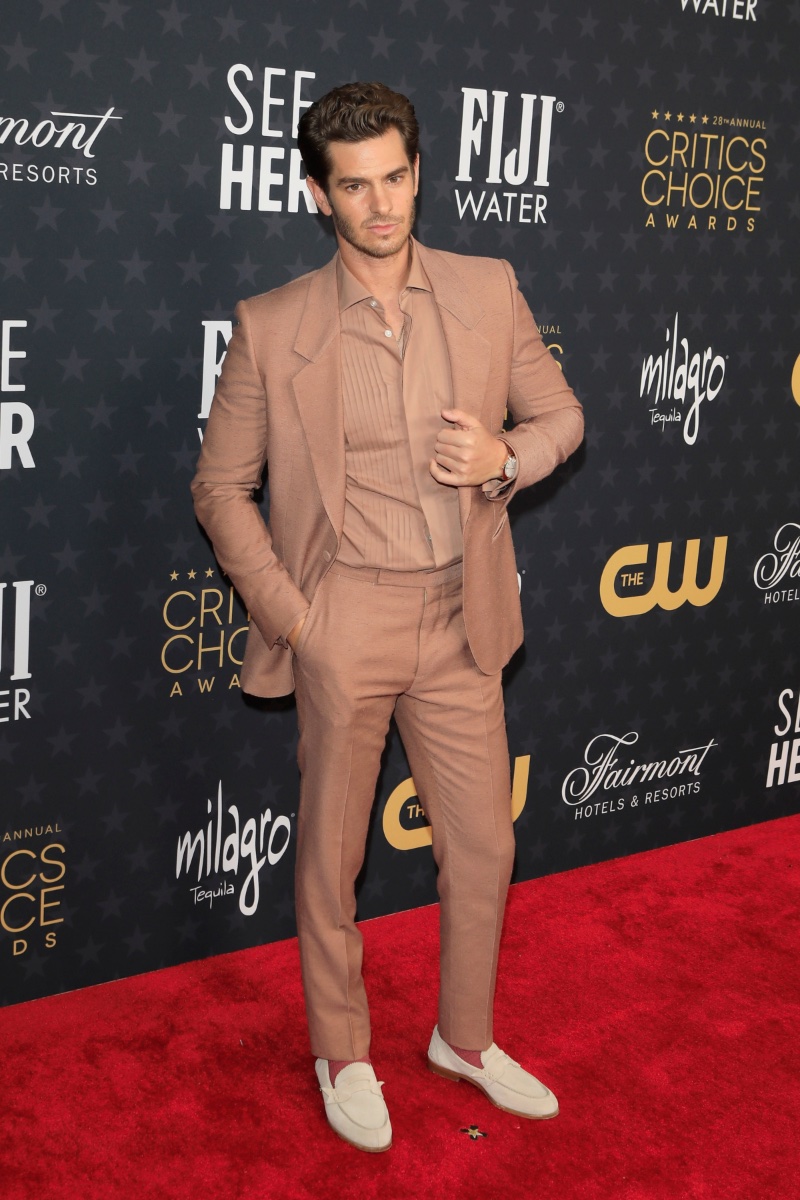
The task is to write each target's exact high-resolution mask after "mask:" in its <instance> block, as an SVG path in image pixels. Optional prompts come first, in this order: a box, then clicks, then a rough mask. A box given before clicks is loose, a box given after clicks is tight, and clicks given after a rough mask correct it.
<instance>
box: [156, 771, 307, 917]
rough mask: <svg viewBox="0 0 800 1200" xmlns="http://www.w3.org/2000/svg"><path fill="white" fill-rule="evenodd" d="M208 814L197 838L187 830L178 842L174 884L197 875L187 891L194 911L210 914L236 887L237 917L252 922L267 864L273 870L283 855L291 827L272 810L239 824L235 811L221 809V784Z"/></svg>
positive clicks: (234, 891) (208, 809)
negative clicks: (196, 908)
mask: <svg viewBox="0 0 800 1200" xmlns="http://www.w3.org/2000/svg"><path fill="white" fill-rule="evenodd" d="M207 813H208V821H207V823H206V824H204V825H203V826H202V827H201V828H200V829H198V830H196V831H195V832H192V830H190V829H187V831H186V833H184V834H182V835H181V837H179V838H178V845H177V852H176V856H175V878H176V879H180V878H181V877H182V876H183V877H185V878H188V877H189V875H190V874H191V873H192V872H196V875H195V878H196V880H197V883H196V885H193V886H192V887H190V889H189V891H190V892H191V894H192V898H193V900H194V903H195V904H196V905H197V904H208V906H209V908H212V907H213V905H214V901H215V900H217V899H219V898H220V897H225V896H232V895H234V894H235V893H236V890H237V887H238V894H239V911H240V912H241V913H242V914H243V915H244V916H245V917H252V916H253V914H254V913H255V912H256V911H257V909H258V902H259V899H260V898H261V872H262V870H263V869H264V867H265V866H266V865H267V863H269V865H270V866H271V867H274V866H275V865H276V864H277V863H279V862H280V860H281V859H282V858H283V856H284V854H285V853H286V851H287V849H288V847H289V841H290V840H291V836H292V824H291V821H290V820H289V818H288V817H286V816H283V815H282V814H279V815H278V816H276V817H273V815H272V809H271V808H265V809H264V811H263V812H261V813H259V814H258V817H257V818H256V817H248V818H247V820H243V818H242V816H241V815H240V813H239V807H238V805H236V804H229V805H228V807H227V808H224V807H223V803H222V780H220V782H219V785H218V788H217V801H216V806H214V804H213V802H212V801H211V800H210V799H209V801H208V808H207ZM292 815H294V814H292Z"/></svg>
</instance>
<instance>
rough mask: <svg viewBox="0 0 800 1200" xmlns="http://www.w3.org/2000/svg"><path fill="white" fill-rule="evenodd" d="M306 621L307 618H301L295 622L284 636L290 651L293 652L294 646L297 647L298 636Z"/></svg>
mask: <svg viewBox="0 0 800 1200" xmlns="http://www.w3.org/2000/svg"><path fill="white" fill-rule="evenodd" d="M306 620H307V617H301V618H300V620H299V621H298V622H297V624H296V625H293V626H292V628H291V629H290V630H289V632H288V633H287V635H286V640H287V642H288V643H289V645H290V646H291V648H292V650H294V648H295V646H296V645H297V643H298V641H299V640H300V634H301V633H302V631H303V626H304V625H305V623H306Z"/></svg>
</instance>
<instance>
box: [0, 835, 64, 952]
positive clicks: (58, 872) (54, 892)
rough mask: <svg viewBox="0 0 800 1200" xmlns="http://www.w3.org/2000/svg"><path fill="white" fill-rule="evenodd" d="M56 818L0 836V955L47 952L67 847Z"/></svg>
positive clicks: (58, 918)
mask: <svg viewBox="0 0 800 1200" xmlns="http://www.w3.org/2000/svg"><path fill="white" fill-rule="evenodd" d="M60 834H61V826H60V825H59V824H58V822H54V823H53V824H50V825H46V824H42V825H33V826H29V827H23V828H14V829H10V830H7V831H6V832H5V833H4V834H3V836H2V838H0V929H2V932H3V935H4V937H3V954H5V953H6V951H5V946H8V947H9V950H10V954H11V957H12V958H20V957H23V956H24V955H25V954H27V952H28V951H29V950H33V949H39V950H52V949H53V948H54V946H55V945H56V943H57V940H58V932H59V931H58V926H59V925H63V924H64V917H63V916H62V915H61V905H62V903H63V900H64V890H65V886H66V885H65V883H64V880H65V878H66V875H67V867H66V861H65V857H66V849H65V847H64V844H63V842H62V841H61V840H60Z"/></svg>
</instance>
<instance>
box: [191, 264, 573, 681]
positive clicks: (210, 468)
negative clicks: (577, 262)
mask: <svg viewBox="0 0 800 1200" xmlns="http://www.w3.org/2000/svg"><path fill="white" fill-rule="evenodd" d="M414 248H415V253H419V256H420V260H421V262H422V265H423V267H424V269H425V272H426V273H427V276H428V279H429V280H430V283H431V287H432V288H433V292H434V296H435V298H436V302H437V304H438V306H439V310H440V313H441V318H442V326H443V329H444V336H445V340H446V342H447V347H448V351H449V355H450V366H451V372H452V381H453V402H454V404H455V406H456V407H458V408H461V409H464V410H466V411H467V412H469V413H472V414H474V416H476V417H478V418H479V419H480V420H481V421H482V422H483V424H484V425H485V426H486V427H487V428H488V429H489V430H491V431H492V432H493V433H495V434H497V433H500V431H501V429H502V426H503V420H504V416H505V410H506V407H508V409H509V410H510V412H511V414H512V416H513V417H514V420H515V422H516V424H515V426H514V428H513V430H511V431H509V432H507V433H504V434H503V437H504V439H505V440H506V441H508V442H509V444H510V445H511V446H513V449H514V451H515V453H516V455H517V458H518V460H519V474H518V476H517V479H516V481H515V483H514V485H513V487H511V488H509V489H508V490H507V491H506V492H505V493H504V494H503V495H502V496H501V497H499V498H498V499H496V500H489V499H487V497H486V496H485V495H484V494H483V491H482V490H481V488H480V487H469V488H461V489H459V508H460V515H461V525H462V529H463V533H464V619H465V623H466V628H467V636H468V638H469V644H470V648H471V650H472V654H473V656H474V658H475V662H476V664H477V666H478V668H479V669H480V670H481V671H482V672H484V673H485V674H493V673H494V672H496V671H499V670H500V669H501V668H502V667H503V666H505V664H506V663H507V662H508V659H509V658H510V657H511V655H512V654H513V652H514V651H515V650H516V648H517V647H518V646H519V645H520V643H521V641H522V636H523V629H522V614H521V610H520V601H519V589H518V585H517V574H516V564H515V560H514V549H513V546H512V542H511V532H510V530H509V527H508V514H507V505H508V501H509V499H510V498H511V496H512V495H513V494H514V492H515V491H516V490H517V488H520V487H527V486H528V485H530V484H532V483H535V482H536V481H537V480H539V479H542V478H544V477H545V476H546V475H549V474H550V472H551V471H552V470H553V469H554V468H555V467H556V466H557V465H558V464H559V463H561V462H563V461H564V459H565V458H567V456H568V455H569V454H571V453H572V451H573V450H574V449H575V448H576V447H577V445H578V444H579V442H580V440H581V437H582V432H583V416H582V411H581V406H580V404H579V403H578V401H577V400H576V399H575V396H574V395H573V393H572V391H571V390H570V388H569V387H568V385H567V383H566V381H565V380H564V376H563V374H562V373H561V371H560V370H559V367H558V365H557V364H556V362H555V361H554V359H553V357H552V355H551V354H550V352H549V351H548V350H547V348H546V347H545V346H544V344H543V342H542V339H541V337H540V335H539V333H538V330H537V329H536V325H535V323H534V320H533V317H532V316H531V313H530V310H529V308H528V306H527V304H526V303H525V300H524V299H523V297H522V295H521V294H520V292H519V290H518V288H517V284H516V280H515V278H514V273H513V271H512V269H511V267H510V266H509V264H508V263H506V262H504V261H502V260H498V259H488V258H469V257H465V256H462V255H456V254H449V253H445V252H443V251H439V250H430V249H426V248H425V247H424V246H421V245H420V244H419V242H415V243H414ZM236 317H237V320H238V325H237V326H236V327H235V328H234V331H233V337H232V338H231V341H230V343H229V345H228V352H227V355H226V357H225V361H224V363H223V366H222V371H221V374H220V378H219V384H218V387H217V390H216V394H215V396H214V402H213V404H212V407H211V413H210V416H209V419H208V425H207V427H206V433H205V437H204V439H203V447H202V452H201V454H200V460H199V463H198V467H197V474H196V475H195V478H194V480H193V482H192V493H193V495H194V501H195V511H196V513H197V517H198V519H199V521H200V522H201V524H202V525H203V526H204V528H205V530H206V532H207V533H208V535H209V537H210V538H211V541H212V544H213V546H214V552H215V554H216V556H217V559H218V561H219V563H220V566H221V567H222V568H223V570H224V571H225V572H226V573H227V574H228V575H229V576H230V579H231V580H232V582H233V584H234V585H235V587H236V589H237V591H238V592H239V594H240V596H241V597H242V599H243V600H244V602H245V604H246V605H247V607H248V610H249V613H250V617H251V623H250V632H249V635H248V640H247V647H246V650H245V656H244V665H243V667H242V672H241V684H242V688H243V689H244V690H245V691H246V692H250V693H252V694H253V695H257V696H283V695H286V694H287V693H288V692H291V691H292V690H293V687H294V679H293V672H292V654H291V651H290V650H289V649H287V647H286V646H285V644H283V643H282V641H281V640H279V639H281V638H282V635H284V634H286V633H287V632H288V630H289V629H290V628H291V627H292V625H293V624H294V622H295V620H299V618H300V617H301V616H302V614H303V612H304V611H305V610H307V609H308V606H309V604H310V603H311V602H312V601H313V598H314V593H315V591H316V588H317V585H318V584H319V582H320V580H321V579H322V577H323V576H324V575H325V573H326V571H327V570H328V568H329V567H330V565H331V563H332V562H333V561H334V559H335V558H336V555H337V552H338V548H339V542H340V538H341V532H342V522H343V516H344V501H345V445H344V424H343V415H342V392H341V379H340V333H339V306H338V297H337V286H336V268H335V259H333V260H331V262H329V263H328V264H327V265H326V266H324V267H322V268H321V269H320V270H318V271H313V272H311V273H310V274H308V275H304V276H302V277H301V278H299V279H296V280H294V281H293V282H292V283H288V284H286V285H285V286H284V287H281V288H277V289H276V290H275V291H272V292H267V293H265V294H264V295H262V296H254V297H253V298H252V299H250V300H243V301H242V302H241V303H240V304H238V305H237V307H236ZM432 453H433V447H431V454H432ZM267 461H268V463H269V501H270V507H269V521H268V524H265V522H264V520H263V518H262V516H261V512H260V510H259V508H258V507H257V506H256V504H255V503H254V502H253V499H252V492H253V490H254V489H256V488H258V487H259V486H260V483H261V477H262V473H263V470H264V465H265V463H267Z"/></svg>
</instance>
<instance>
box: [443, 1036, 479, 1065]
mask: <svg viewBox="0 0 800 1200" xmlns="http://www.w3.org/2000/svg"><path fill="white" fill-rule="evenodd" d="M447 1045H448V1046H449V1047H450V1049H451V1050H452V1051H453V1052H454V1053H455V1054H457V1055H458V1057H459V1058H463V1060H464V1062H467V1063H469V1065H470V1066H471V1067H477V1068H478V1070H479V1071H482V1070H483V1062H482V1061H481V1051H480V1050H462V1049H461V1047H460V1046H454V1045H453V1043H452V1042H448V1043H447Z"/></svg>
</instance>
